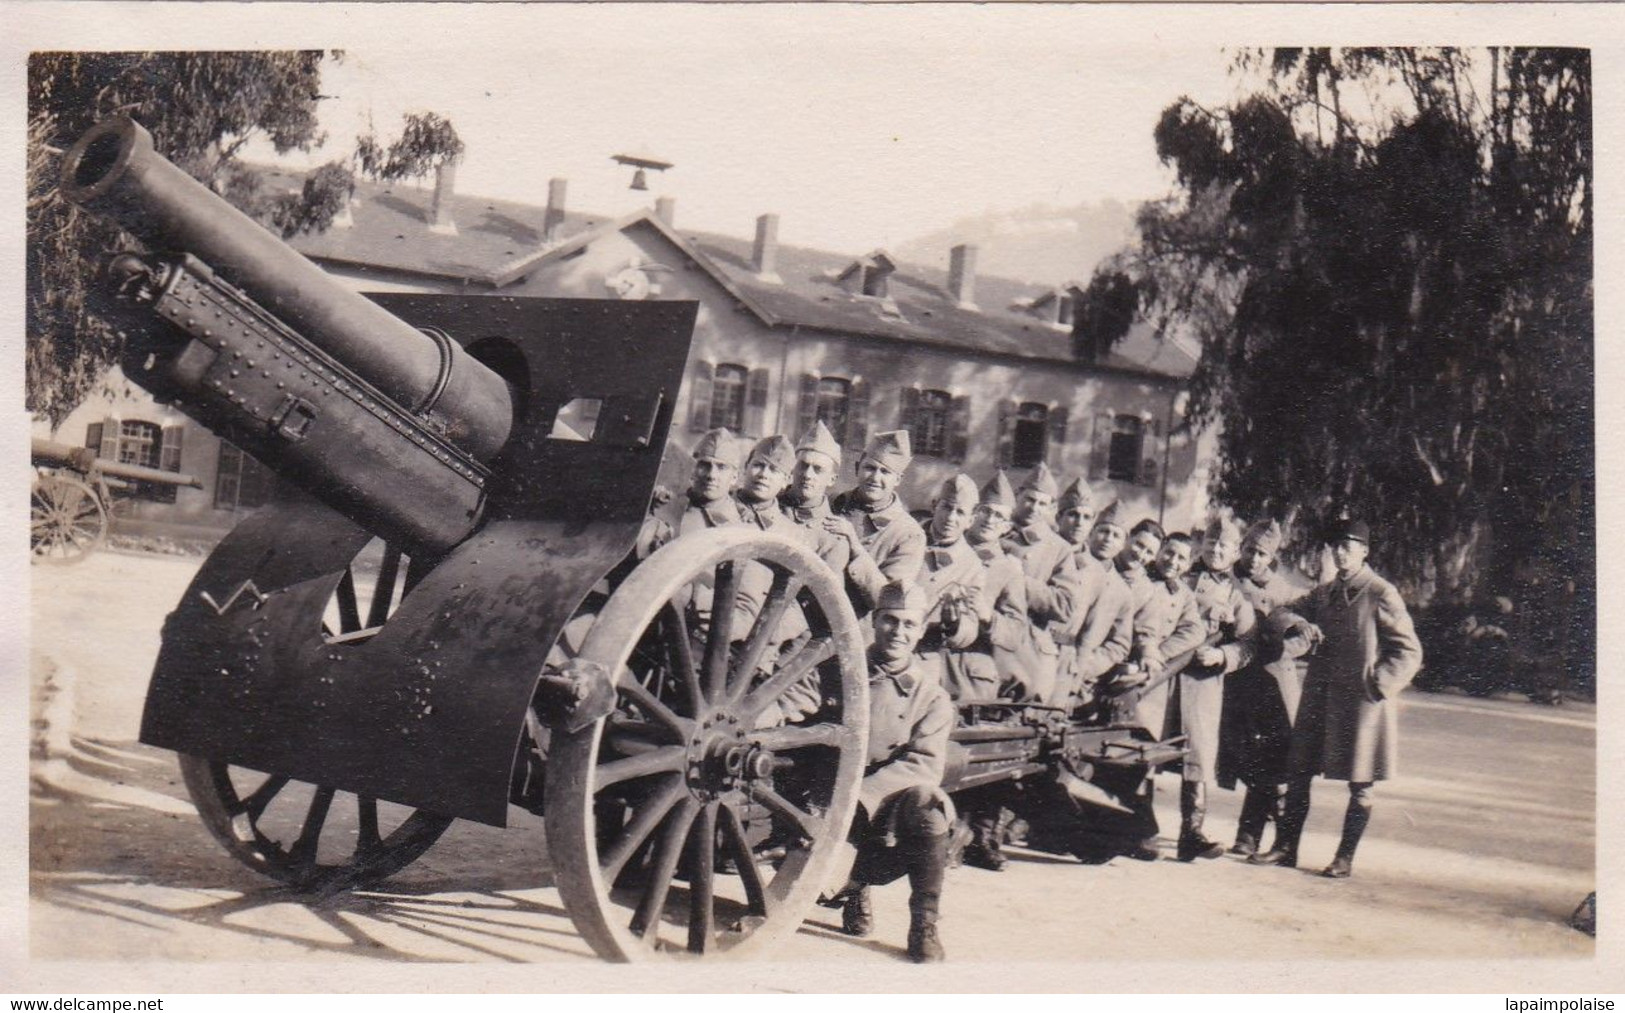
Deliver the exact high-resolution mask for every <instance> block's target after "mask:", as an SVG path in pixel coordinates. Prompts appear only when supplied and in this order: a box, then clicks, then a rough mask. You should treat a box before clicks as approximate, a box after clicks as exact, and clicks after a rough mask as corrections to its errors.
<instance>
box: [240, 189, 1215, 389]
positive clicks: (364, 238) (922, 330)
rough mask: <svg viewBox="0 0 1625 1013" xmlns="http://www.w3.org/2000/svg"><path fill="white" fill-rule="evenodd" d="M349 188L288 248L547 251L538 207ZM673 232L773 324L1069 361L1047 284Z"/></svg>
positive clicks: (374, 259)
mask: <svg viewBox="0 0 1625 1013" xmlns="http://www.w3.org/2000/svg"><path fill="white" fill-rule="evenodd" d="M265 180H266V185H267V186H273V187H286V188H292V187H294V186H297V185H298V183H299V181H300V177H299V176H298V175H297V174H294V173H288V172H283V171H279V170H266V171H265ZM356 197H357V200H356V201H355V202H354V203H353V204H352V207H351V218H352V221H351V224H348V225H345V226H340V227H333V228H329V229H328V230H327V231H326V232H323V233H320V234H314V235H303V236H299V237H296V238H295V239H294V240H292V244H293V246H294V247H295V248H297V249H298V250H299V251H300V252H301V253H303V254H305V255H306V256H308V257H312V258H314V259H317V260H324V261H329V262H334V263H342V264H351V265H358V266H364V267H374V268H381V269H385V270H391V271H400V272H405V273H412V274H424V275H433V276H437V277H445V278H457V279H462V280H466V281H470V282H473V283H476V284H483V285H492V286H500V285H503V284H507V283H508V282H509V281H511V280H512V278H514V277H516V276H517V273H516V271H515V269H516V267H522V268H526V269H528V267H529V266H530V265H529V262H531V261H537V260H545V259H546V252H547V249H548V247H547V246H544V244H543V238H542V237H543V225H544V217H545V214H546V209H545V208H543V207H539V206H536V205H532V204H521V203H518V202H515V201H504V200H488V199H485V198H481V197H473V196H468V195H462V194H459V195H455V196H453V198H452V205H451V218H452V221H454V222H455V223H456V231H455V232H450V231H446V232H440V231H435V230H431V229H430V227H429V215H428V207H429V200H430V193H429V191H428V190H426V189H422V188H418V187H412V186H387V185H383V184H378V183H372V182H362V183H360V184H359V186H358V187H357V190H356ZM624 224H625V220H622V221H620V222H613V221H612V220H611V219H608V218H606V217H603V216H596V215H584V214H579V213H574V212H570V213H567V214H566V215H565V218H564V222H563V223H562V225H561V227H560V229H559V230H558V234H557V236H556V238H555V242H554V243H553V244H549V245H550V246H557V245H559V244H560V243H563V242H566V241H569V240H571V239H574V240H576V241H577V242H579V241H581V240H583V239H585V238H586V237H585V235H584V233H587V232H589V231H590V230H594V229H597V228H601V227H612V226H620V225H624ZM662 231H668V230H666V229H664V228H663V229H662ZM675 234H676V235H677V236H678V237H680V239H681V240H682V241H684V242H685V243H686V244H687V246H688V247H689V252H691V253H694V254H697V255H698V258H697V259H699V260H701V261H702V262H704V263H705V264H706V266H708V267H710V268H711V269H713V270H714V271H715V272H717V273H718V274H719V275H720V276H721V277H722V278H723V279H724V280H725V282H726V283H727V284H728V287H729V288H731V289H732V290H733V291H734V292H735V293H736V294H740V295H742V296H744V297H745V299H746V301H747V302H748V303H749V304H751V306H752V308H753V309H754V310H756V311H757V312H759V313H762V314H763V315H764V316H765V317H766V318H767V322H768V323H770V324H773V325H777V326H795V327H802V328H808V329H813V330H821V331H833V332H840V333H846V334H857V335H865V336H870V337H877V338H885V339H891V340H898V341H907V342H913V343H919V344H925V345H934V346H939V347H948V348H956V349H963V350H966V351H978V352H984V353H993V354H1000V355H1011V356H1017V357H1021V358H1031V359H1035V360H1047V361H1059V362H1068V363H1071V362H1075V361H1076V360H1075V359H1074V357H1073V355H1072V335H1071V332H1070V331H1069V330H1062V329H1057V328H1055V327H1053V326H1051V325H1050V324H1048V323H1046V322H1045V321H1044V320H1042V319H1039V318H1038V317H1036V316H1034V315H1032V314H1031V313H1029V312H1023V311H1022V310H1020V309H1016V308H1013V307H1016V306H1018V305H1019V304H1021V303H1023V302H1026V303H1029V304H1030V303H1032V302H1033V301H1034V300H1039V299H1041V298H1042V297H1043V296H1044V295H1045V294H1046V293H1049V292H1052V291H1053V287H1050V286H1039V285H1032V284H1028V283H1026V282H1019V281H1013V280H1011V279H1008V278H999V277H994V276H990V275H979V276H978V277H977V278H976V281H975V290H974V293H973V296H974V299H975V303H976V308H974V309H971V308H964V307H961V306H959V305H958V304H957V303H956V302H955V301H954V300H953V299H952V298H951V297H950V296H949V295H948V292H947V271H946V270H943V269H941V268H936V267H925V266H921V265H918V264H909V263H897V264H896V269H895V270H894V271H893V272H892V273H891V274H890V276H889V278H888V282H887V284H888V292H887V295H888V298H887V299H884V300H880V299H874V298H867V297H862V296H856V295H853V294H852V293H851V292H849V291H848V289H847V287H846V286H844V285H843V284H842V283H841V281H840V280H839V279H840V276H841V274H842V273H843V272H845V271H846V270H847V269H848V268H849V267H851V266H852V264H853V263H854V262H855V261H857V260H859V259H860V257H859V256H858V255H853V254H840V253H830V252H828V251H824V250H811V249H807V248H805V247H797V246H787V245H784V244H780V246H779V250H778V261H777V264H776V273H777V275H778V277H779V279H781V280H780V281H778V282H772V281H765V280H763V279H762V278H760V277H758V276H757V275H756V273H755V272H754V271H753V270H752V268H751V249H752V245H753V243H752V240H750V239H741V238H738V237H735V236H725V235H720V234H717V233H711V232H696V231H692V230H687V229H678V230H675ZM881 252H883V251H872V253H871V254H870V255H873V254H875V253H881ZM943 252H944V255H946V253H947V251H943ZM520 273H522V272H520ZM1040 305H1042V303H1040ZM1097 365H1099V366H1102V367H1105V368H1107V369H1117V370H1126V371H1130V372H1136V373H1149V374H1153V375H1158V376H1164V377H1185V376H1188V375H1190V373H1191V371H1192V369H1193V368H1194V366H1195V360H1194V359H1193V358H1192V356H1191V355H1190V354H1189V353H1188V351H1187V350H1186V349H1185V348H1184V347H1182V346H1181V345H1179V344H1178V343H1176V342H1173V341H1162V340H1159V339H1158V338H1157V337H1156V336H1155V335H1154V334H1153V333H1152V332H1151V329H1150V328H1148V327H1143V326H1137V327H1135V328H1133V329H1132V330H1131V331H1130V332H1129V334H1128V335H1127V336H1126V337H1125V338H1124V339H1123V340H1122V341H1121V342H1119V344H1118V345H1117V347H1116V348H1114V349H1113V350H1112V351H1111V352H1110V353H1109V354H1108V355H1107V356H1106V358H1105V360H1103V361H1102V362H1100V363H1098V364H1097Z"/></svg>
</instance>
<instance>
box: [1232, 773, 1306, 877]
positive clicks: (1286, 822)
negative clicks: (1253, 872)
mask: <svg viewBox="0 0 1625 1013" xmlns="http://www.w3.org/2000/svg"><path fill="white" fill-rule="evenodd" d="M1308 819H1309V781H1308V779H1302V780H1297V781H1293V782H1292V783H1291V784H1290V785H1288V786H1287V792H1286V803H1285V805H1283V806H1282V808H1281V812H1280V818H1279V819H1278V820H1277V821H1276V824H1275V844H1274V845H1273V846H1272V847H1271V848H1270V849H1269V850H1268V851H1261V852H1259V853H1258V854H1256V855H1254V856H1253V857H1251V858H1249V859H1247V862H1248V864H1250V865H1279V866H1283V867H1285V868H1288V869H1295V868H1297V867H1298V839H1299V838H1301V837H1302V836H1303V825H1304V823H1306V822H1307V821H1308Z"/></svg>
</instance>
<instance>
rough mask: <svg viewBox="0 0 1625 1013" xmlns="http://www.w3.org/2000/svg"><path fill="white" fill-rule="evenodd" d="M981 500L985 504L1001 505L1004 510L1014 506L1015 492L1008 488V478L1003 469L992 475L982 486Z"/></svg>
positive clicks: (1012, 508) (1011, 508)
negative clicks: (990, 479)
mask: <svg viewBox="0 0 1625 1013" xmlns="http://www.w3.org/2000/svg"><path fill="white" fill-rule="evenodd" d="M981 501H982V503H983V504H984V505H986V506H1002V507H1004V508H1005V509H1006V510H1014V509H1015V508H1016V492H1015V490H1014V489H1012V488H1010V479H1008V478H1006V477H1005V474H1004V472H1003V471H1000V472H999V473H998V474H997V475H994V476H993V479H992V481H990V482H988V483H987V484H986V485H984V486H982V500H981Z"/></svg>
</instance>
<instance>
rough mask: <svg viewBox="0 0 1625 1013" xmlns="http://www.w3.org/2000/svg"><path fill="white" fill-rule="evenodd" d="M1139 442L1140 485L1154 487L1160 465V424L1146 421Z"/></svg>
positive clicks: (1149, 420)
mask: <svg viewBox="0 0 1625 1013" xmlns="http://www.w3.org/2000/svg"><path fill="white" fill-rule="evenodd" d="M1141 432H1142V433H1143V434H1144V435H1143V436H1142V437H1141V441H1140V455H1141V460H1140V484H1141V485H1150V486H1154V485H1156V484H1157V473H1158V470H1159V469H1160V467H1161V465H1162V423H1161V422H1158V421H1155V420H1151V419H1146V420H1145V428H1144V429H1143V430H1141Z"/></svg>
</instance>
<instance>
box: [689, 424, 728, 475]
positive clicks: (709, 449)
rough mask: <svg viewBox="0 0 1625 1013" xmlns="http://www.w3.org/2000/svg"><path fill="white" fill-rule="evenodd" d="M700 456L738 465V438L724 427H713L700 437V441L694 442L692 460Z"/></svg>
mask: <svg viewBox="0 0 1625 1013" xmlns="http://www.w3.org/2000/svg"><path fill="white" fill-rule="evenodd" d="M702 457H711V458H715V459H716V460H718V461H723V462H725V463H727V464H731V465H733V466H734V467H735V468H737V467H739V440H738V439H736V438H735V437H734V434H733V433H730V432H729V431H728V430H726V429H713V430H711V431H710V432H708V433H706V434H705V435H704V436H702V437H700V442H698V443H696V444H694V460H696V461H698V460H699V459H700V458H702Z"/></svg>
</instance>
